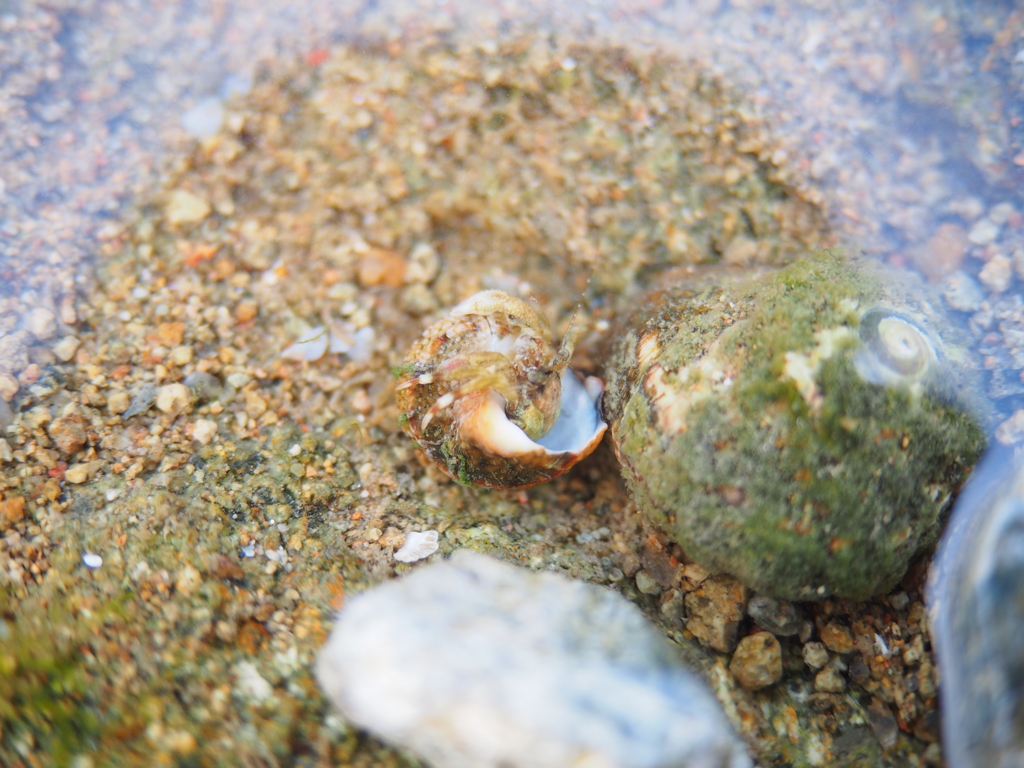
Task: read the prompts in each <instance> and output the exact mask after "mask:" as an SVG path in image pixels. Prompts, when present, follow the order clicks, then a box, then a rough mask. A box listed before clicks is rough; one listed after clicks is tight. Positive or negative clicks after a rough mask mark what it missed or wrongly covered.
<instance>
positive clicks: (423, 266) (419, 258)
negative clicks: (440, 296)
mask: <svg viewBox="0 0 1024 768" xmlns="http://www.w3.org/2000/svg"><path fill="white" fill-rule="evenodd" d="M440 268H441V260H440V259H439V258H438V255H437V251H436V250H435V249H434V247H433V246H432V245H430V244H429V243H419V244H418V245H416V246H414V247H413V249H412V251H411V252H410V253H409V258H408V259H407V260H406V266H405V282H406V283H409V284H410V285H412V284H415V283H422V284H428V283H431V282H433V280H434V278H435V277H437V273H438V271H439V270H440Z"/></svg>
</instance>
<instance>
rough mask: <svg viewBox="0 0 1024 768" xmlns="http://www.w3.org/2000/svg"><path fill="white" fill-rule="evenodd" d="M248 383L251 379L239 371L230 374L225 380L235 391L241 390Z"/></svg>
mask: <svg viewBox="0 0 1024 768" xmlns="http://www.w3.org/2000/svg"><path fill="white" fill-rule="evenodd" d="M250 381H252V378H251V377H250V376H249V374H247V373H243V372H241V371H239V372H237V373H232V374H231V375H230V376H228V378H227V382H228V384H230V385H231V386H232V387H234V388H235V389H241V388H242V387H244V386H245V385H246V384H248V383H249V382H250Z"/></svg>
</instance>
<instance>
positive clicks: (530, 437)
mask: <svg viewBox="0 0 1024 768" xmlns="http://www.w3.org/2000/svg"><path fill="white" fill-rule="evenodd" d="M574 339H575V335H574V334H572V333H570V334H568V335H567V337H566V339H564V340H563V342H562V345H561V346H560V347H557V348H556V347H555V346H554V345H553V344H552V341H551V331H550V329H549V328H548V324H547V322H545V320H544V318H542V317H541V316H540V315H539V314H538V313H537V311H536V310H535V309H534V308H533V307H532V306H530V305H529V304H528V303H526V302H525V301H522V300H521V299H517V298H515V297H513V296H510V295H508V294H507V293H503V292H501V291H482V292H480V293H478V294H476V295H474V296H471V297H470V298H468V299H466V300H465V301H463V302H462V303H461V304H459V305H457V306H456V307H455V308H454V309H452V310H451V312H450V313H449V315H448V316H447V317H446V318H444V319H442V320H440V321H439V322H437V323H435V324H434V325H432V326H431V327H430V328H428V329H427V330H426V331H425V332H424V333H423V335H422V336H421V337H420V339H419V341H417V342H416V343H415V344H414V345H413V347H412V349H411V350H410V351H409V354H408V356H407V357H406V360H405V365H404V366H403V367H402V368H401V369H400V381H399V383H398V386H397V394H398V407H399V410H400V412H401V420H402V424H403V427H404V429H405V431H406V432H407V433H408V434H409V435H410V437H412V438H413V439H414V440H416V442H417V443H419V444H420V446H421V447H422V448H423V450H424V451H425V452H426V453H427V455H428V456H429V457H430V458H431V459H432V460H433V461H434V462H436V463H437V465H438V466H440V467H441V469H442V470H444V471H445V473H446V474H448V475H449V476H450V477H452V478H454V479H455V480H458V481H459V482H460V483H464V484H467V485H483V486H488V487H491V488H521V487H529V486H532V485H537V484H538V483H542V482H544V481H545V480H549V479H551V478H553V477H557V476H558V475H560V474H562V473H563V472H565V471H567V470H568V469H569V468H570V467H572V466H573V465H574V464H576V463H577V462H578V461H580V460H581V459H583V458H584V457H586V456H587V455H588V454H589V453H590V452H591V451H593V450H594V448H596V447H597V445H598V443H599V442H600V441H601V438H602V436H603V435H604V431H605V429H606V427H607V425H606V424H605V422H604V421H603V420H602V419H601V416H600V412H599V410H598V406H597V403H598V400H599V398H600V396H601V393H602V391H603V385H602V383H601V381H600V380H599V379H596V378H593V377H591V378H588V379H587V380H586V381H582V380H580V378H579V377H577V376H576V374H575V373H573V371H572V370H571V369H569V367H568V361H569V357H570V355H571V354H572V345H573V342H574Z"/></svg>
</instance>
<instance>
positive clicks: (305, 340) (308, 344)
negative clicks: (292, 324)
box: [281, 325, 329, 363]
mask: <svg viewBox="0 0 1024 768" xmlns="http://www.w3.org/2000/svg"><path fill="white" fill-rule="evenodd" d="M328 340H329V339H328V334H326V333H324V327H323V326H322V325H318V326H317V327H316V328H313V329H312V330H311V331H310V332H309V333H306V334H303V335H302V336H300V337H299V340H298V341H296V342H295V343H294V344H292V345H291V346H290V347H288V348H287V349H286V350H285V351H284V352H282V353H281V357H283V358H285V359H286V360H297V361H299V362H307V363H311V362H313V361H314V360H319V359H320V358H321V357H323V356H324V353H325V352H326V351H327V343H328Z"/></svg>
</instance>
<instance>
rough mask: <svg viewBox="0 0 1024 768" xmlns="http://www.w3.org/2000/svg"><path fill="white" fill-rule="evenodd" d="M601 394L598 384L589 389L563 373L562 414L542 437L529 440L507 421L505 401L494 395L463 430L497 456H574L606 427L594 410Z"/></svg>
mask: <svg viewBox="0 0 1024 768" xmlns="http://www.w3.org/2000/svg"><path fill="white" fill-rule="evenodd" d="M594 381H595V382H596V381H597V380H596V379H595V380H594ZM601 391H602V387H601V385H600V383H599V382H598V383H597V384H596V386H594V385H591V387H589V388H588V387H587V386H586V385H584V383H583V382H581V381H580V380H579V378H578V377H577V376H576V374H574V373H573V372H572V371H570V370H568V369H566V370H565V371H564V372H563V373H562V405H561V413H560V414H559V417H558V420H557V421H556V422H555V425H554V426H553V427H552V428H551V430H550V431H549V432H548V433H547V434H546V435H544V436H543V437H540V438H538V439H537V440H531V439H530V438H529V437H528V436H527V435H526V433H525V432H524V431H523V430H522V429H520V428H519V427H518V426H516V425H515V424H513V423H512V422H511V421H509V420H508V417H507V416H506V414H505V401H504V399H503V398H502V397H501V396H500V395H498V394H496V393H494V392H489V393H488V395H487V398H486V400H485V401H484V402H482V403H481V404H480V405H479V406H478V407H477V408H474V409H473V410H472V415H471V417H470V418H471V421H470V423H468V424H467V425H465V427H464V429H465V430H467V434H468V435H471V438H472V440H473V442H474V443H476V444H477V445H478V446H479V447H480V448H482V449H484V450H485V451H487V452H489V453H492V454H495V455H498V456H521V455H525V454H528V453H531V452H533V451H536V450H538V449H543V450H545V451H547V452H548V453H552V454H555V453H575V452H578V451H581V450H583V448H585V447H586V446H587V445H588V444H589V443H590V442H591V441H592V440H593V439H594V438H595V437H597V436H598V435H599V434H600V433H602V432H604V430H605V429H606V428H607V426H608V425H607V424H605V422H604V421H603V420H602V419H601V416H600V413H599V410H598V407H597V400H598V398H599V397H600V395H601Z"/></svg>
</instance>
